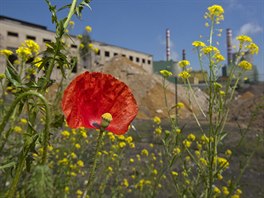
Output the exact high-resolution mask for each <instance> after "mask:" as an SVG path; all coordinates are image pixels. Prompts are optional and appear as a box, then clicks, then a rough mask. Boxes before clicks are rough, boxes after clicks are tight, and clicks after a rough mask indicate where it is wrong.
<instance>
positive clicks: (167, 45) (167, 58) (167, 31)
mask: <svg viewBox="0 0 264 198" xmlns="http://www.w3.org/2000/svg"><path fill="white" fill-rule="evenodd" d="M166 60H167V61H169V60H170V30H169V29H166Z"/></svg>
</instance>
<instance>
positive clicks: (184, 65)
mask: <svg viewBox="0 0 264 198" xmlns="http://www.w3.org/2000/svg"><path fill="white" fill-rule="evenodd" d="M178 64H179V66H180V67H181V68H184V67H186V66H188V65H190V62H189V61H188V60H181V61H179V63H178Z"/></svg>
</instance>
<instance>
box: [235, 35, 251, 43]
mask: <svg viewBox="0 0 264 198" xmlns="http://www.w3.org/2000/svg"><path fill="white" fill-rule="evenodd" d="M236 40H238V41H239V42H240V43H241V44H243V43H251V42H252V39H251V38H250V37H249V36H247V35H239V36H237V37H236Z"/></svg>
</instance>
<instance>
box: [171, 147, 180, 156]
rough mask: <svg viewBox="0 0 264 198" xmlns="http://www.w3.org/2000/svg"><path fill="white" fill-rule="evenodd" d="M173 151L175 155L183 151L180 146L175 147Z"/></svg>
mask: <svg viewBox="0 0 264 198" xmlns="http://www.w3.org/2000/svg"><path fill="white" fill-rule="evenodd" d="M172 153H173V154H174V155H178V154H179V153H181V149H180V148H179V147H176V148H174V149H173V151H172Z"/></svg>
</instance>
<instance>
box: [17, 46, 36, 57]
mask: <svg viewBox="0 0 264 198" xmlns="http://www.w3.org/2000/svg"><path fill="white" fill-rule="evenodd" d="M16 53H17V56H18V57H19V58H21V59H22V60H23V61H27V60H28V59H29V58H30V57H31V56H32V53H31V50H30V49H29V48H27V47H24V46H20V47H19V48H18V49H17V50H16Z"/></svg>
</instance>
